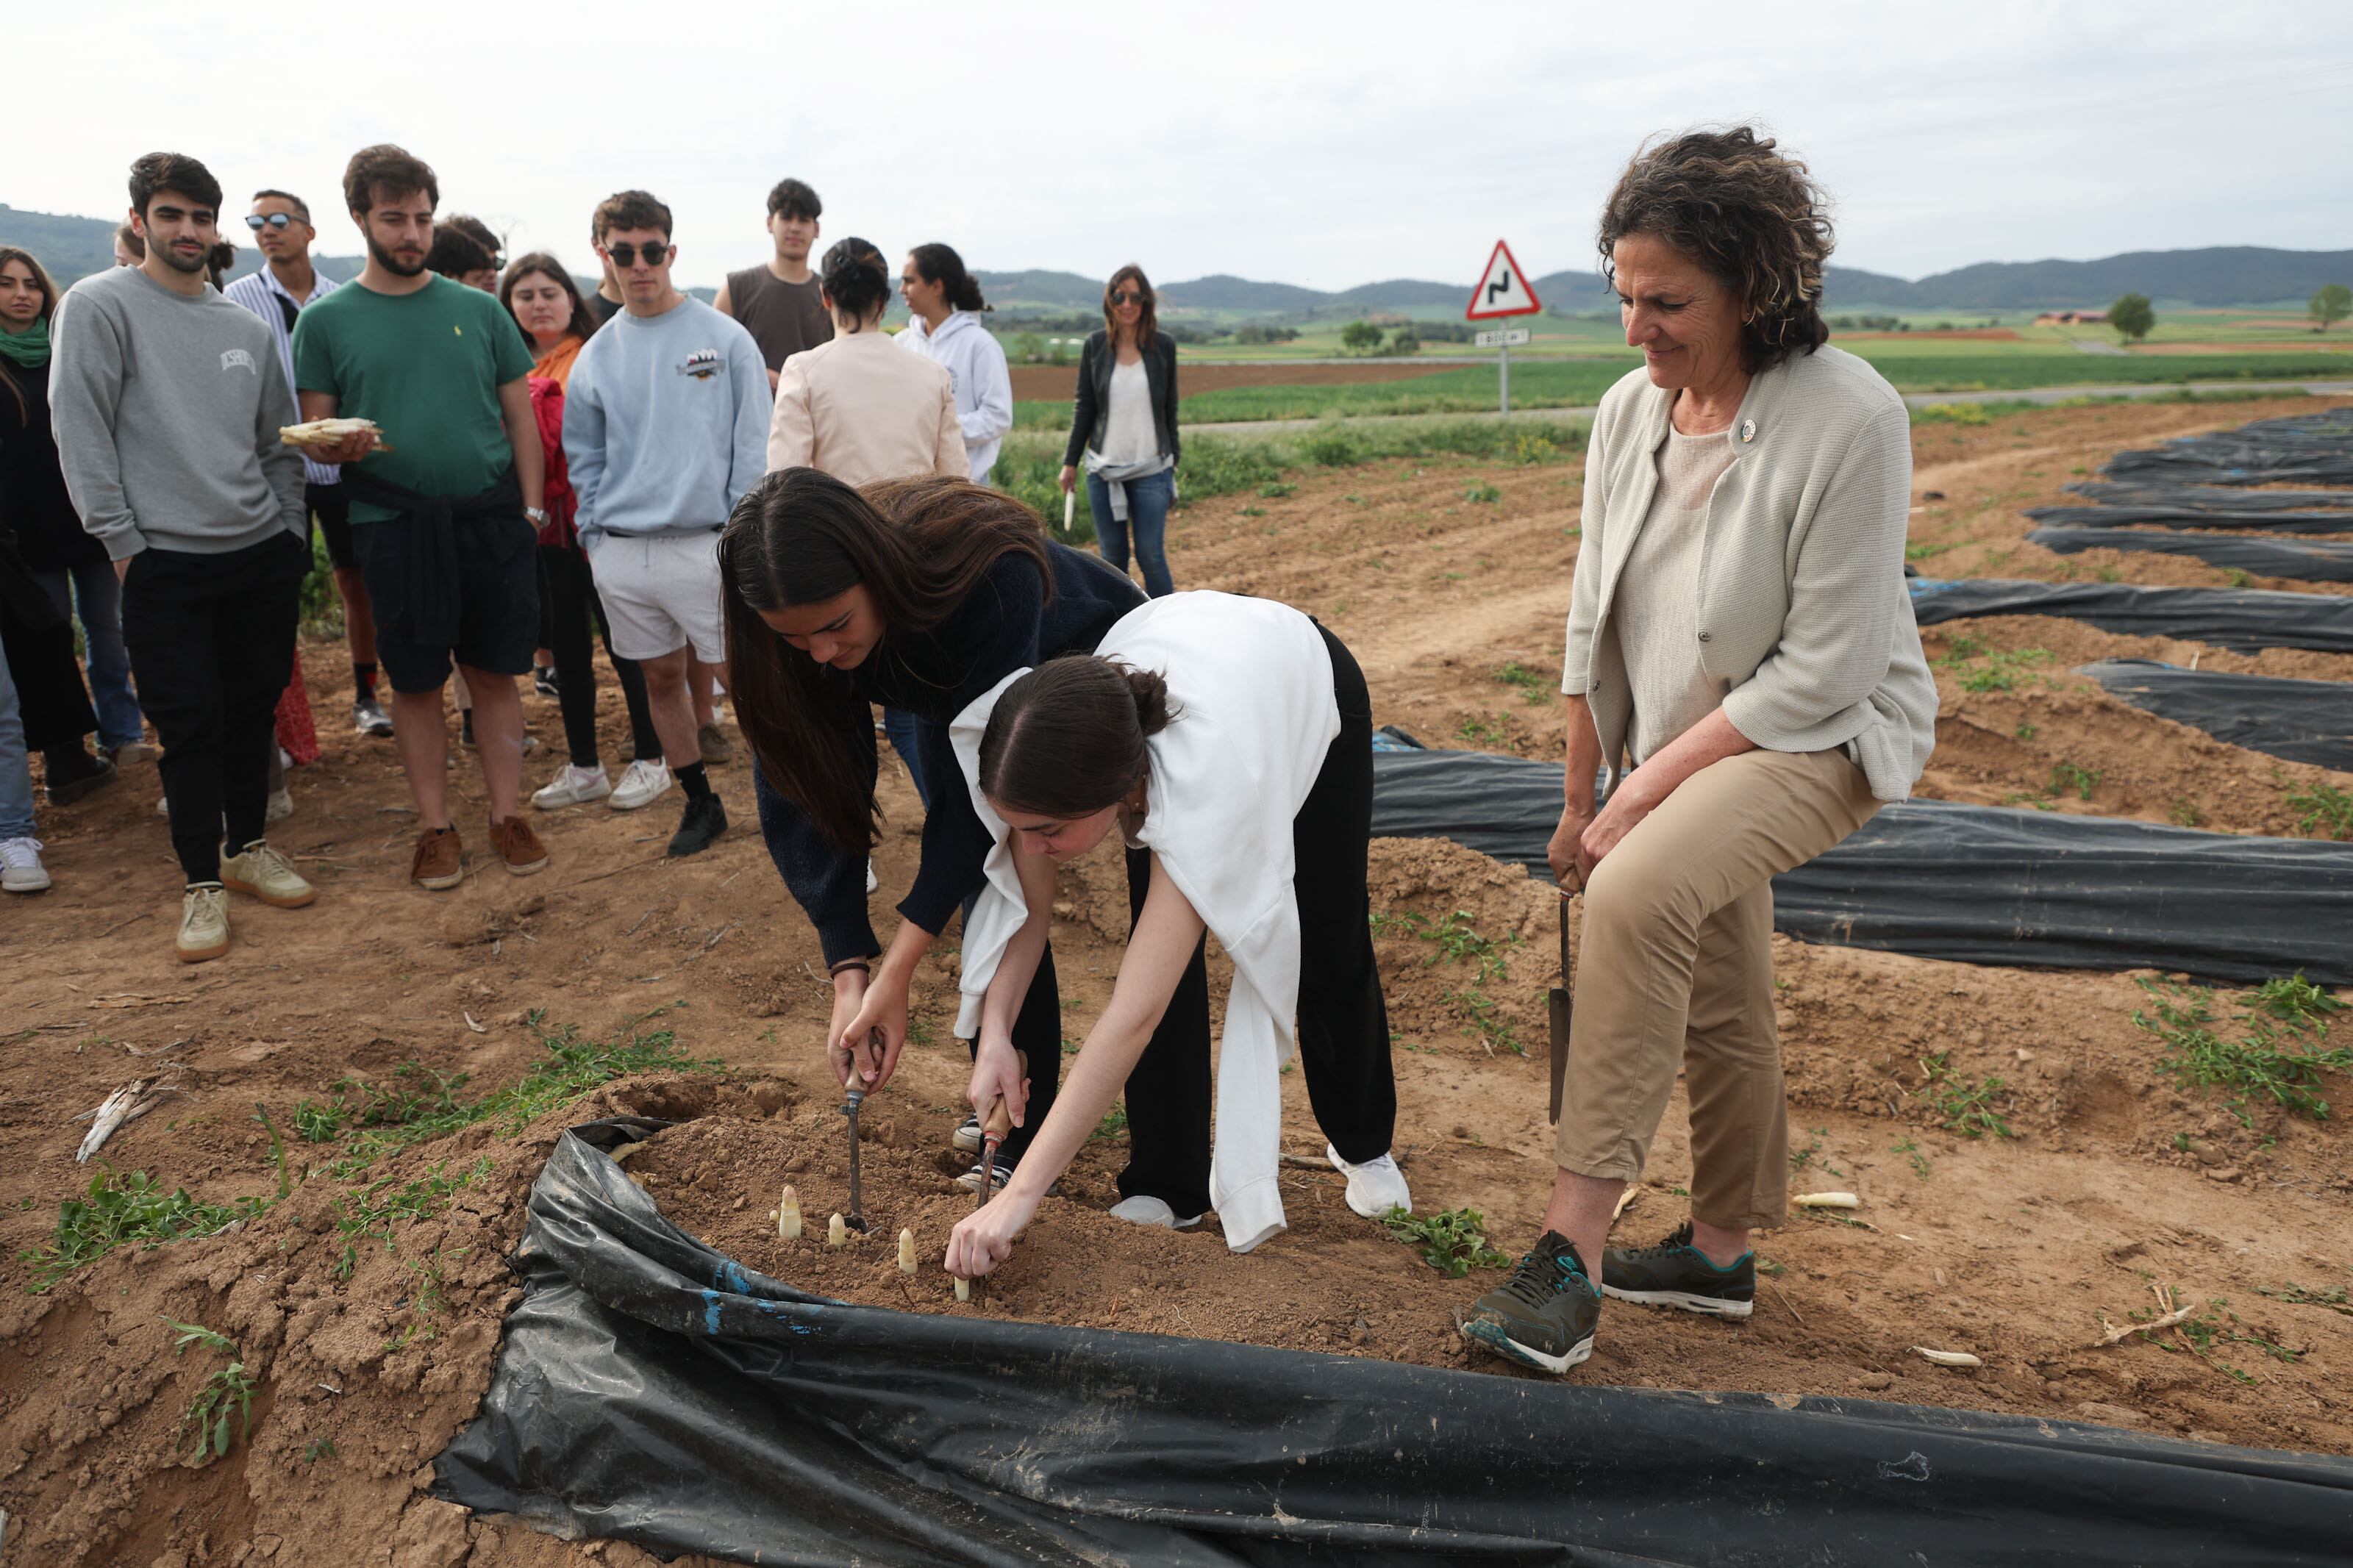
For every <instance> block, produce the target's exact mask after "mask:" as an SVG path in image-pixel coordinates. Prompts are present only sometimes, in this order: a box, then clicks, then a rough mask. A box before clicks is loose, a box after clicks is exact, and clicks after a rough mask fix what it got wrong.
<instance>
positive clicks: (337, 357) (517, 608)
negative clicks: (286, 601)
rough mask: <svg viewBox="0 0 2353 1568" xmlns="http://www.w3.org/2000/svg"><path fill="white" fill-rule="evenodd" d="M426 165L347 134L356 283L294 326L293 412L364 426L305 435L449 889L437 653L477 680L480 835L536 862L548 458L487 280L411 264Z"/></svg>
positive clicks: (426, 210)
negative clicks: (485, 799)
mask: <svg viewBox="0 0 2353 1568" xmlns="http://www.w3.org/2000/svg"><path fill="white" fill-rule="evenodd" d="M440 199H441V193H440V187H439V184H438V182H437V181H436V180H435V178H434V174H433V171H432V170H431V169H430V168H428V167H427V165H426V164H425V163H422V162H420V161H419V160H417V159H416V158H413V157H411V156H409V155H408V154H407V153H405V152H403V151H402V150H401V149H399V148H397V147H394V146H389V145H385V146H376V147H366V148H363V149H361V150H360V151H359V152H358V153H353V155H352V161H351V163H350V164H349V165H348V166H347V167H346V168H345V169H344V171H343V201H344V205H346V206H347V207H349V208H350V210H351V215H352V221H353V223H354V224H357V225H358V226H359V229H360V234H361V236H362V237H364V239H365V240H366V242H367V262H366V265H365V266H364V268H362V269H361V272H360V275H359V277H358V278H357V279H354V280H353V286H352V287H349V288H343V289H337V290H336V291H335V292H334V293H332V294H330V295H328V296H327V297H326V298H325V299H323V300H320V301H318V303H316V304H314V305H312V306H311V307H310V308H309V309H308V310H304V311H303V312H302V314H301V319H300V320H298V321H296V322H295V325H294V384H295V386H296V388H297V389H298V391H299V393H300V395H301V405H302V417H303V418H304V419H305V420H311V419H332V418H335V417H337V416H342V417H345V418H354V419H365V420H369V421H371V422H373V424H374V426H375V429H374V430H364V431H361V432H358V433H356V434H353V435H352V436H348V437H344V438H343V440H342V441H341V442H339V443H337V444H336V445H334V446H332V447H326V448H323V449H320V450H316V451H314V452H313V454H312V455H313V456H315V457H317V458H319V459H320V460H321V461H322V462H329V463H341V464H343V465H344V467H343V484H344V489H346V491H347V492H348V493H349V495H350V497H351V502H352V543H353V551H354V552H355V553H357V555H358V556H359V558H360V571H361V573H362V574H363V575H364V577H365V578H366V580H367V588H368V596H369V598H370V599H371V600H372V601H373V602H374V604H375V611H376V658H377V660H378V662H379V663H380V664H381V665H382V666H383V668H384V673H385V676H386V677H387V678H388V679H390V681H391V683H392V693H393V696H392V723H393V732H394V735H395V736H396V739H397V743H398V745H399V748H400V763H401V768H402V770H403V771H404V772H405V773H406V774H407V775H408V790H409V794H410V795H411V796H412V797H413V798H414V799H415V801H416V802H417V816H418V817H419V818H420V819H421V822H422V826H423V828H424V832H423V834H422V836H421V837H419V838H418V839H417V854H416V857H415V859H414V861H413V862H412V863H411V865H410V868H409V876H410V878H411V879H412V880H414V881H415V882H416V883H417V885H418V886H419V887H423V888H430V889H447V888H454V887H456V886H457V885H458V884H459V882H460V881H462V880H464V879H465V862H464V858H463V855H462V853H461V850H460V847H459V839H458V831H457V829H456V828H455V827H454V826H451V824H450V821H449V809H448V794H449V788H448V772H447V770H448V756H449V732H448V721H447V719H446V718H445V716H444V713H443V706H442V699H441V689H442V687H443V686H444V685H446V684H447V683H448V679H449V669H450V666H451V664H452V662H453V661H454V662H455V664H456V666H457V667H458V668H459V669H462V670H463V671H464V672H465V676H466V685H467V688H468V689H469V690H470V691H471V692H472V694H473V699H474V735H475V739H476V742H477V743H478V745H479V747H480V753H481V760H482V782H483V784H484V785H485V786H486V787H487V789H488V791H489V793H490V797H491V829H490V831H491V846H492V847H494V848H496V849H497V851H498V853H499V858H500V859H501V861H503V862H504V863H505V865H506V868H507V869H508V870H509V871H511V872H512V873H513V874H514V875H516V876H519V877H520V876H528V875H530V874H531V873H532V872H534V871H538V870H541V869H543V868H545V867H546V865H547V851H546V850H545V849H544V848H543V847H541V845H540V842H539V839H538V837H537V836H536V835H534V834H533V832H532V829H531V825H530V824H529V823H527V822H526V821H524V820H523V818H522V816H520V815H519V814H518V811H517V806H518V805H519V796H520V795H521V791H522V698H521V696H520V695H519V694H518V693H517V692H516V690H515V684H514V678H515V677H516V676H519V675H523V674H527V673H529V671H530V669H531V664H532V653H533V648H534V647H535V646H536V645H537V643H538V641H539V579H538V563H539V557H538V552H537V551H536V550H535V549H534V548H533V546H534V544H535V542H536V540H537V535H538V529H539V526H540V524H541V523H543V522H544V521H546V513H545V512H543V510H541V500H542V483H543V478H544V476H543V471H542V465H543V457H542V448H541V446H540V438H539V426H538V422H537V419H536V418H535V416H533V413H532V407H531V394H530V391H529V389H528V387H527V386H526V385H525V383H524V378H525V376H527V375H528V374H530V371H531V366H532V356H531V351H530V349H529V348H528V347H527V346H525V344H524V342H523V341H522V330H521V329H520V328H518V327H517V326H516V325H515V323H514V318H513V317H512V316H510V315H509V314H508V313H507V311H506V310H505V308H504V307H503V306H501V304H500V303H499V301H498V300H497V298H496V297H495V296H494V295H490V294H485V293H483V292H481V291H480V289H469V288H466V287H465V286H464V285H463V284H459V283H453V282H450V281H449V280H448V279H445V278H438V277H436V276H434V275H433V274H432V273H431V272H429V271H427V268H426V266H425V258H426V253H427V250H429V249H430V248H431V247H432V244H433V209H434V208H435V207H436V206H438V205H439V204H440Z"/></svg>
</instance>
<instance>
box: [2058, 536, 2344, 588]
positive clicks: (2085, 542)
mask: <svg viewBox="0 0 2353 1568" xmlns="http://www.w3.org/2000/svg"><path fill="white" fill-rule="evenodd" d="M2026 538H2027V542H2029V543H2031V544H2040V545H2041V546H2042V548H2043V549H2045V550H2053V551H2056V552H2059V553H2060V554H2062V555H2073V554H2075V553H2076V552H2079V551H2084V550H2137V551H2143V552H2148V553H2151V554H2156V555H2187V556H2190V557H2192V558H2193V559H2195V560H2199V561H2203V562H2204V563H2206V564H2207V565H2209V566H2220V567H2222V568H2223V569H2225V570H2228V569H2230V568H2232V567H2237V568H2238V569H2239V570H2240V571H2242V572H2252V573H2253V574H2256V575H2257V576H2261V577H2293V578H2295V579H2296V580H2297V581H2299V582H2305V583H2353V540H2334V539H2316V540H2307V541H2305V542H2297V541H2295V540H2293V539H2245V538H2232V537H2231V536H2230V535H2228V534H2220V533H2158V532H2154V531H2148V530H2145V529H2137V528H2038V529H2034V530H2032V531H2030V532H2029V533H2028V534H2027V536H2026Z"/></svg>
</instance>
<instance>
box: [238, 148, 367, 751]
mask: <svg viewBox="0 0 2353 1568" xmlns="http://www.w3.org/2000/svg"><path fill="white" fill-rule="evenodd" d="M245 226H246V227H248V228H249V229H251V230H252V231H253V241H254V244H256V245H257V246H259V247H260V249H261V257H262V263H263V265H262V267H261V268H260V270H259V271H257V272H248V273H247V274H246V275H245V276H244V277H242V278H240V279H237V281H236V282H234V283H232V284H230V285H229V286H228V287H227V288H226V289H222V290H221V292H222V293H224V294H226V295H227V296H228V298H230V299H231V300H235V301H236V302H237V303H238V304H240V305H242V306H244V307H245V308H246V309H247V310H250V311H252V312H253V313H254V314H255V315H257V316H259V317H260V318H261V324H262V325H263V326H266V327H268V328H269V335H270V336H271V337H272V338H275V339H276V340H277V342H278V358H279V362H280V363H281V364H283V365H284V366H285V367H286V383H287V384H288V385H290V386H291V385H292V384H294V319H295V317H297V316H299V315H301V312H302V308H303V307H304V306H305V305H308V304H311V303H312V302H313V301H314V300H323V299H325V298H326V297H327V296H328V295H329V294H332V293H333V292H334V289H335V280H334V279H332V278H329V277H326V276H324V275H323V274H322V273H321V272H320V271H319V269H318V268H316V267H313V266H312V265H311V241H312V240H314V239H316V238H318V237H319V231H318V230H317V229H315V228H313V227H311V206H310V204H309V203H307V202H305V201H304V200H303V199H302V198H301V197H300V196H297V195H290V194H289V193H287V192H285V191H257V192H255V193H254V196H253V210H252V211H251V212H248V214H246V215H245ZM302 479H303V486H302V490H303V500H304V503H305V504H306V505H307V506H308V507H309V509H310V513H311V521H313V522H314V523H316V524H317V525H318V528H319V531H320V533H321V534H322V535H323V536H325V538H326V541H327V561H328V563H329V564H330V565H332V567H333V568H334V574H335V593H336V595H338V596H339V597H340V598H342V600H343V637H344V640H346V641H347V642H349V643H350V644H351V648H352V728H353V729H354V730H357V731H359V732H360V733H362V734H364V735H389V734H391V733H392V716H391V715H390V714H388V713H386V712H385V710H384V708H383V706H382V705H381V704H380V703H378V702H377V700H376V695H375V607H374V606H373V605H370V604H369V603H368V595H367V584H366V582H365V581H364V579H363V578H362V577H361V576H360V563H359V557H358V556H356V555H354V554H353V553H352V509H351V503H350V502H349V501H348V500H345V499H344V496H343V475H342V470H341V469H339V468H336V467H335V466H334V465H333V464H332V463H322V462H320V461H319V460H318V459H317V458H309V457H305V458H303V459H302Z"/></svg>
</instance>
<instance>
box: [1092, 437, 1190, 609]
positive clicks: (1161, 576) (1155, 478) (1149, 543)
mask: <svg viewBox="0 0 2353 1568" xmlns="http://www.w3.org/2000/svg"><path fill="white" fill-rule="evenodd" d="M1175 499H1176V470H1175V469H1174V468H1163V469H1161V470H1160V472H1158V473H1156V474H1153V475H1151V476H1149V477H1147V478H1145V479H1130V480H1128V481H1127V521H1125V522H1122V521H1119V520H1118V519H1117V518H1115V517H1113V516H1112V514H1111V487H1110V486H1109V485H1107V484H1105V483H1103V481H1102V480H1101V479H1097V478H1095V477H1094V476H1093V475H1092V474H1089V475H1088V476H1087V510H1090V511H1092V512H1093V513H1094V519H1095V547H1096V548H1097V549H1099V550H1101V551H1102V552H1103V559H1104V560H1106V561H1108V562H1110V563H1112V564H1113V566H1114V567H1116V568H1118V570H1119V573H1120V575H1122V576H1125V575H1126V574H1127V536H1128V532H1129V531H1130V529H1131V528H1133V530H1134V534H1135V563H1136V564H1137V565H1139V566H1141V567H1143V568H1144V591H1145V593H1147V594H1149V595H1152V596H1153V597H1154V598H1155V599H1158V598H1163V597H1165V596H1166V595H1170V594H1173V593H1175V592H1176V583H1175V582H1174V581H1172V580H1171V579H1170V577H1169V575H1168V550H1167V543H1166V541H1167V533H1168V506H1169V503H1170V502H1171V501H1173V500H1175Z"/></svg>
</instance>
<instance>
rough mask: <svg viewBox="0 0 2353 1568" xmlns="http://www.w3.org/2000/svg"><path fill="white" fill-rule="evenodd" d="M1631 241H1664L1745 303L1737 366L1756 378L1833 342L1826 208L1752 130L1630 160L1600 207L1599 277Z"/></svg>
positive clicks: (1682, 142)
mask: <svg viewBox="0 0 2353 1568" xmlns="http://www.w3.org/2000/svg"><path fill="white" fill-rule="evenodd" d="M1630 234H1646V235H1649V236H1651V237H1653V238H1656V239H1659V240H1662V241H1663V242H1665V243H1666V244H1668V245H1671V246H1672V247H1674V248H1675V249H1677V250H1679V251H1681V252H1683V254H1684V255H1685V256H1688V257H1690V258H1692V259H1693V260H1694V261H1695V262H1697V263H1698V264H1699V265H1700V266H1702V267H1704V268H1707V270H1708V272H1709V273H1710V275H1712V276H1713V277H1714V278H1715V279H1716V281H1718V282H1719V283H1722V284H1723V285H1724V286H1725V288H1726V289H1731V290H1732V291H1733V293H1734V294H1735V295H1736V296H1737V297H1738V299H1739V300H1740V301H1741V307H1740V311H1741V330H1740V359H1741V364H1742V367H1743V368H1744V369H1746V370H1747V371H1748V372H1749V373H1750V374H1755V373H1756V372H1757V371H1760V370H1768V369H1770V368H1771V367H1773V366H1774V365H1777V364H1779V363H1781V362H1782V361H1784V360H1786V359H1788V357H1789V356H1790V355H1791V354H1795V353H1813V352H1814V351H1815V350H1816V349H1818V348H1820V347H1821V346H1822V344H1823V343H1825V342H1829V341H1830V335H1831V330H1830V327H1829V326H1828V325H1827V324H1826V323H1825V322H1824V321H1822V313H1821V301H1822V264H1823V263H1824V262H1825V261H1826V260H1828V259H1829V258H1830V254H1831V243H1832V235H1831V217H1830V199H1829V198H1828V197H1827V196H1825V195H1823V194H1822V188H1821V187H1820V185H1818V184H1815V183H1814V181H1813V178H1812V176H1811V175H1810V174H1808V173H1807V172H1806V166H1805V165H1804V164H1803V163H1799V162H1798V161H1797V160H1796V159H1795V158H1789V157H1784V156H1783V155H1782V154H1781V153H1779V152H1778V150H1777V149H1776V148H1775V146H1774V142H1773V139H1772V138H1771V137H1770V136H1759V135H1758V134H1757V132H1755V131H1754V130H1752V129H1750V128H1749V127H1748V126H1746V125H1736V126H1734V127H1733V128H1732V129H1731V130H1729V131H1688V132H1684V133H1683V135H1681V136H1677V137H1673V138H1672V139H1671V140H1668V141H1664V142H1655V143H1651V144H1647V145H1645V146H1644V147H1643V148H1642V150H1641V152H1639V153H1635V154H1634V160H1633V162H1632V163H1628V164H1627V165H1626V172H1625V173H1624V174H1620V175H1619V176H1618V185H1617V188H1616V189H1614V190H1612V191H1611V192H1610V193H1609V201H1607V202H1606V203H1604V204H1603V205H1602V208H1601V228H1600V232H1599V234H1598V235H1597V236H1596V237H1595V243H1596V244H1597V245H1598V246H1599V248H1600V251H1601V272H1602V276H1603V277H1605V278H1608V279H1610V280H1611V281H1612V282H1613V283H1614V282H1615V281H1616V279H1617V267H1616V262H1615V259H1614V253H1615V251H1616V249H1617V246H1618V242H1619V241H1620V239H1623V238H1624V237H1626V236H1628V235H1630Z"/></svg>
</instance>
